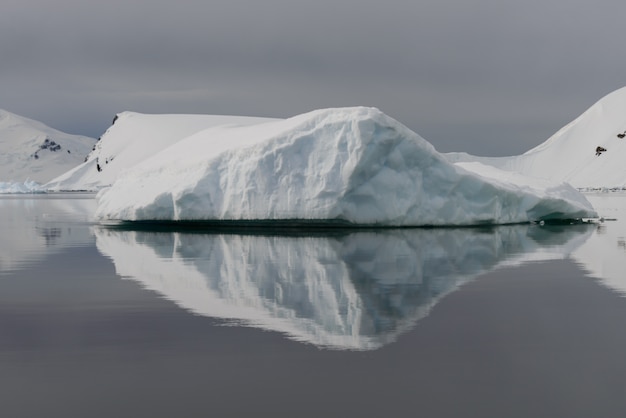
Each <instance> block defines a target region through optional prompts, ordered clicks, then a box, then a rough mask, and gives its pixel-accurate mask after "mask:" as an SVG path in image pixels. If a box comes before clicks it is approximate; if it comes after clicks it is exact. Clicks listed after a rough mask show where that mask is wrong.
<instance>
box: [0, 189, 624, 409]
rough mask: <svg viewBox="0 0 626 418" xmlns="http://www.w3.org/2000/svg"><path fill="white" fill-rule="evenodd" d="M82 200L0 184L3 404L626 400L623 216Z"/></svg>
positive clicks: (594, 403)
mask: <svg viewBox="0 0 626 418" xmlns="http://www.w3.org/2000/svg"><path fill="white" fill-rule="evenodd" d="M85 197H87V198H84V199H82V198H77V197H76V196H72V197H69V198H67V197H66V196H63V195H58V196H27V197H2V198H0V225H1V229H0V230H1V231H2V238H0V249H1V250H2V251H1V255H0V309H1V311H2V314H1V315H0V322H1V324H0V363H1V367H2V370H3V373H2V377H1V378H0V390H1V391H2V393H3V394H5V396H3V402H2V403H1V404H0V412H1V413H2V415H3V416H11V417H32V416H48V417H67V416H91V417H99V416H102V417H105V416H107V417H108V416H151V417H161V416H162V417H170V416H186V417H192V416H207V415H210V416H251V415H255V416H342V417H343V416H372V417H374V416H377V417H379V416H416V415H424V416H436V417H448V416H449V417H453V416H454V417H456V416H476V417H484V416H507V417H527V416H551V417H588V416H619V415H620V414H621V413H622V411H623V410H624V409H625V407H626V399H624V396H623V388H624V384H625V383H626V360H625V359H624V356H623V353H624V352H625V350H626V335H625V334H624V333H623V325H624V320H625V318H626V300H625V299H624V298H623V296H622V294H623V292H624V289H626V285H624V283H626V280H625V282H621V281H620V276H619V272H620V271H624V270H623V268H624V267H626V253H624V252H623V250H621V249H620V248H621V247H619V237H620V236H622V237H623V236H626V230H625V229H623V226H622V224H621V222H619V221H616V222H607V223H605V224H602V225H598V226H596V225H573V226H560V227H548V228H546V227H541V226H539V225H519V226H507V227H497V228H489V229H467V228H466V229H428V230H398V231H385V232H381V231H365V232H356V233H346V234H334V235H329V236H324V235H323V234H322V235H315V236H271V235H269V236H268V235H263V234H261V235H241V234H227V235H224V234H205V233H186V232H154V231H152V232H151V231H125V230H116V229H109V228H103V227H100V226H98V225H96V224H94V223H93V222H92V220H91V217H90V216H91V215H90V214H91V213H93V209H94V208H95V202H94V201H93V200H92V199H91V198H90V197H89V196H85ZM622 200H623V199H622ZM622 200H619V201H615V200H614V201H612V202H613V203H610V202H608V203H607V201H606V200H603V202H604V203H603V204H604V206H603V211H602V213H601V215H603V216H605V217H607V218H616V219H620V218H621V216H620V215H621V214H622V213H624V209H622V208H624V207H626V206H625V205H623V204H622ZM615 202H616V203H615ZM612 205H613V206H612ZM603 245H606V247H603ZM594 249H595V250H594ZM599 251H601V253H600V254H599V253H598V252H599ZM620 251H621V252H620ZM603 255H604V256H606V257H610V260H607V263H606V264H603V259H602V257H603ZM620 255H621V258H620ZM600 265H602V266H603V267H601V266H600ZM587 272H590V273H592V275H593V276H595V277H592V276H590V275H589V273H587ZM596 272H601V273H602V274H603V275H604V276H600V275H598V274H596ZM614 272H617V273H615V274H614ZM224 325H227V326H224Z"/></svg>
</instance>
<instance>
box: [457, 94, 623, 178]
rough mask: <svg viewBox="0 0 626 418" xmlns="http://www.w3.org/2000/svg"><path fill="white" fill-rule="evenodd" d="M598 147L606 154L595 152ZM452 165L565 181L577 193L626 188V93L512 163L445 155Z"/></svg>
mask: <svg viewBox="0 0 626 418" xmlns="http://www.w3.org/2000/svg"><path fill="white" fill-rule="evenodd" d="M598 147H600V148H601V149H604V150H606V151H601V152H596V149H597V148H598ZM446 157H447V158H448V160H449V161H451V162H454V163H457V162H469V161H478V162H481V163H483V164H488V165H492V166H494V167H497V168H500V169H504V170H508V171H514V172H518V173H522V174H525V175H531V176H536V177H542V178H547V179H551V180H555V181H564V182H568V183H570V184H571V185H572V186H574V187H577V188H579V189H602V188H607V189H624V188H626V164H625V161H626V87H625V88H622V89H619V90H616V91H614V92H613V93H610V94H609V95H607V96H605V97H604V98H602V99H601V100H599V101H598V102H597V103H595V104H594V105H593V106H591V107H590V108H589V109H588V110H587V111H586V112H584V113H583V114H582V115H580V116H579V117H578V118H576V119H575V120H574V121H572V122H571V123H569V124H568V125H566V126H565V127H563V128H562V129H561V130H559V131H558V132H557V133H556V134H554V135H553V136H552V137H551V138H549V139H548V140H547V141H545V142H544V143H542V144H541V145H539V146H537V147H535V148H533V149H531V150H529V151H527V152H526V153H524V154H522V155H518V156H513V157H499V158H493V157H477V156H473V155H469V154H465V153H449V154H446Z"/></svg>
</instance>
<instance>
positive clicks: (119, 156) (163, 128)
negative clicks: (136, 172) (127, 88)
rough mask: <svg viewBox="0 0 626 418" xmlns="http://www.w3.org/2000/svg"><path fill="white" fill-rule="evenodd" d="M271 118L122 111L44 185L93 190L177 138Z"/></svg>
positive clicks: (174, 141) (111, 180) (64, 189)
mask: <svg viewBox="0 0 626 418" xmlns="http://www.w3.org/2000/svg"><path fill="white" fill-rule="evenodd" d="M270 120H273V119H268V118H254V117H242V116H221V115H168V114H165V115H146V114H141V113H135V112H122V113H119V114H118V115H116V116H115V118H114V119H113V124H112V125H111V126H110V127H109V129H107V131H106V132H105V133H104V134H103V135H102V137H101V138H100V140H99V141H98V143H97V144H95V145H94V146H93V150H92V152H91V153H90V154H89V156H88V157H87V158H86V159H85V161H84V162H83V161H81V163H82V164H80V165H79V164H76V165H77V166H75V167H72V170H70V171H68V172H66V173H63V174H62V175H60V176H58V177H57V178H55V179H52V180H51V181H50V182H49V183H47V184H46V185H45V189H46V190H49V191H67V190H72V191H76V190H87V191H96V190H99V189H101V188H102V187H106V186H110V185H111V184H113V182H115V180H117V178H118V176H119V175H120V174H121V173H122V172H124V170H126V169H129V168H131V167H133V166H135V165H136V164H138V163H140V162H142V161H144V160H145V159H147V158H149V157H151V156H153V155H154V154H156V153H158V152H159V151H161V150H163V149H165V148H167V147H168V146H170V145H172V144H174V143H176V142H177V141H179V140H181V139H183V138H185V137H187V136H189V135H191V134H194V133H196V132H198V131H201V130H203V129H206V128H209V127H214V126H221V125H236V126H242V125H251V124H257V123H262V122H267V121H270Z"/></svg>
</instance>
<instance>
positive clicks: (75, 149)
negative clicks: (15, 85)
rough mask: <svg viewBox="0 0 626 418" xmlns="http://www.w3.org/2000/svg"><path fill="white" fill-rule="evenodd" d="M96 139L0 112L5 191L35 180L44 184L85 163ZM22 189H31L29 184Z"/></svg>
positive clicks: (0, 161) (0, 167)
mask: <svg viewBox="0 0 626 418" xmlns="http://www.w3.org/2000/svg"><path fill="white" fill-rule="evenodd" d="M94 143H95V139H94V138H89V137H86V136H79V135H70V134H66V133H64V132H61V131H57V130H56V129H52V128H50V127H49V126H46V125H44V124H43V123H41V122H37V121H34V120H32V119H28V118H25V117H22V116H18V115H15V114H13V113H10V112H7V111H5V110H1V109H0V181H2V182H4V183H3V186H2V187H3V189H2V190H8V189H9V187H8V186H7V184H8V182H11V183H13V186H11V188H15V187H17V185H18V184H20V183H23V182H26V181H33V182H37V183H45V182H47V181H49V180H51V179H52V178H54V177H56V176H58V175H60V174H62V173H64V172H66V171H67V170H70V169H71V168H74V167H75V166H76V165H78V164H80V163H81V162H83V160H84V159H85V156H86V155H87V154H88V153H89V150H90V149H91V147H92V145H93V144H94ZM22 186H24V187H27V188H28V187H29V185H28V184H27V183H23V184H22Z"/></svg>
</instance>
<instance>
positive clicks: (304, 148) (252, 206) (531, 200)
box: [97, 107, 596, 226]
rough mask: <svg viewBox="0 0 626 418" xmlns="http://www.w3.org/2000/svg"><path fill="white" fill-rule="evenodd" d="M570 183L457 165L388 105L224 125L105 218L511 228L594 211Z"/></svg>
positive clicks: (112, 195)
mask: <svg viewBox="0 0 626 418" xmlns="http://www.w3.org/2000/svg"><path fill="white" fill-rule="evenodd" d="M595 215H596V214H595V212H594V210H593V208H592V206H591V205H590V204H589V202H587V200H586V199H585V198H584V197H583V196H582V195H581V194H580V193H578V192H577V191H576V190H575V189H573V188H572V187H570V186H569V185H566V184H554V183H551V182H548V181H545V180H537V179H531V178H528V177H523V176H521V175H513V174H511V173H505V172H501V171H499V170H496V169H495V168H492V167H487V166H481V165H478V164H476V163H475V164H471V165H469V166H465V167H462V166H460V165H454V164H451V163H450V162H448V161H447V160H446V158H445V157H443V156H442V155H441V154H439V153H438V152H437V151H435V149H434V148H433V146H432V145H431V144H430V143H428V142H427V141H425V140H424V139H422V138H421V137H420V136H419V135H417V134H416V133H415V132H413V131H411V130H410V129H408V128H407V127H405V126H404V125H402V124H400V123H399V122H397V121H395V120H394V119H392V118H390V117H388V116H387V115H385V114H383V113H382V112H380V111H379V110H377V109H374V108H365V107H355V108H341V109H323V110H317V111H313V112H310V113H306V114H302V115H298V116H295V117H292V118H290V119H286V120H278V121H266V122H265V123H257V124H254V125H251V126H232V125H222V126H215V127H212V128H209V129H205V130H202V131H200V132H197V133H195V134H193V135H191V136H189V137H187V138H184V139H181V140H179V141H177V142H176V143H174V144H173V145H171V146H169V147H167V148H165V149H164V150H162V151H161V152H159V153H156V154H155V155H153V156H152V157H150V158H147V159H145V160H144V161H143V162H142V163H139V164H137V165H135V166H134V167H133V168H131V169H129V170H127V171H126V172H124V173H123V175H121V176H120V177H119V178H118V180H117V181H116V182H115V183H114V184H113V186H112V187H111V188H109V189H105V190H103V191H102V192H101V193H100V195H99V206H98V210H97V216H98V217H99V218H100V219H104V220H127V221H137V220H168V221H170V220H173V221H198V220H205V221H206V220H210V221H228V220H230V221H241V220H249V221H255V220H272V221H276V220H282V221H294V220H297V221H328V220H333V221H340V222H346V223H351V224H358V225H385V226H420V225H474V224H505V223H518V222H528V221H539V220H549V219H563V218H567V219H570V218H582V217H594V216H595Z"/></svg>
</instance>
